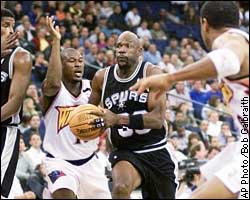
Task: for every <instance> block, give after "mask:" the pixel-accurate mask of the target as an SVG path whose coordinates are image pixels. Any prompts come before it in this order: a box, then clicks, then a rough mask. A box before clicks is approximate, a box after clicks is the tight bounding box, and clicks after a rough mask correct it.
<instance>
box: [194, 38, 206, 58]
mask: <svg viewBox="0 0 250 200" xmlns="http://www.w3.org/2000/svg"><path fill="white" fill-rule="evenodd" d="M191 55H192V56H193V58H194V60H195V61H197V60H200V59H201V58H203V57H204V56H206V51H205V50H204V49H202V47H201V45H200V43H199V42H198V41H195V42H194V45H193V48H192V50H191Z"/></svg>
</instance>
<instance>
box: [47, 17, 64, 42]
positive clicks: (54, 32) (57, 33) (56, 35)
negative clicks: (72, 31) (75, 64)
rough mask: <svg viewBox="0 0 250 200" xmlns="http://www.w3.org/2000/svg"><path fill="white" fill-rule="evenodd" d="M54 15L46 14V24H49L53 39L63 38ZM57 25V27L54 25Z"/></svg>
mask: <svg viewBox="0 0 250 200" xmlns="http://www.w3.org/2000/svg"><path fill="white" fill-rule="evenodd" d="M53 19H54V17H53V16H51V17H49V16H46V25H47V26H48V29H49V32H50V34H51V36H52V37H53V39H58V40H60V39H61V33H60V31H59V26H55V21H53ZM54 26H55V27H54Z"/></svg>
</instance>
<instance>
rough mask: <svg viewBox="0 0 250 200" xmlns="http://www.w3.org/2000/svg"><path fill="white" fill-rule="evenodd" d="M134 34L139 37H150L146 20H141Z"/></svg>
mask: <svg viewBox="0 0 250 200" xmlns="http://www.w3.org/2000/svg"><path fill="white" fill-rule="evenodd" d="M136 34H137V35H138V37H139V38H143V37H147V38H148V39H150V40H151V39H152V35H151V32H150V30H149V29H148V22H147V21H145V20H143V21H142V23H141V25H140V26H139V27H138V28H137V29H136Z"/></svg>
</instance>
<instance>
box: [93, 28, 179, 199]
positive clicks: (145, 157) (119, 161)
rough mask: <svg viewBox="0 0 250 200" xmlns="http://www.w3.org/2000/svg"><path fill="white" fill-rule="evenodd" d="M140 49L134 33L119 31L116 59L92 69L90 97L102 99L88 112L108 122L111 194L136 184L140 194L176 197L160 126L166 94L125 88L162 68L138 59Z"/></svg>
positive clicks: (171, 164) (122, 195)
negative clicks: (158, 95)
mask: <svg viewBox="0 0 250 200" xmlns="http://www.w3.org/2000/svg"><path fill="white" fill-rule="evenodd" d="M142 53H143V49H142V47H141V45H140V43H139V39H138V37H137V36H136V35H135V34H134V33H132V32H129V31H126V32H123V33H122V34H121V35H120V36H119V38H118V41H117V44H116V60H117V64H116V65H115V66H110V67H108V68H106V69H101V70H99V71H98V72H97V73H96V74H95V76H94V78H93V82H92V84H93V85H92V89H93V90H92V94H91V96H90V101H89V103H91V104H95V105H98V104H99V103H100V102H102V105H103V107H104V108H105V109H103V112H92V114H95V115H98V116H100V117H101V118H103V120H104V124H105V127H107V128H110V134H109V137H110V140H111V143H112V145H113V151H112V152H111V154H110V157H109V160H110V162H111V164H112V168H113V169H112V180H113V189H112V197H113V198H129V197H130V194H131V192H132V191H133V190H135V189H136V188H138V187H141V189H142V196H143V198H175V191H176V186H177V184H176V182H175V180H176V175H175V173H174V172H175V163H174V162H173V161H172V159H171V154H170V152H169V151H168V150H167V146H166V130H165V128H164V126H163V123H164V113H165V110H166V104H165V103H166V99H165V98H166V96H165V95H162V96H161V98H159V99H158V100H157V101H155V100H154V99H152V96H151V95H150V94H149V92H148V91H146V90H145V91H144V93H143V94H141V95H137V94H136V92H131V91H129V87H131V86H132V85H133V84H134V83H136V81H137V80H138V79H139V78H143V77H146V76H151V75H153V74H160V73H161V70H160V69H159V68H158V67H155V66H153V65H152V64H151V63H148V62H144V61H143V60H142V59H141V58H142Z"/></svg>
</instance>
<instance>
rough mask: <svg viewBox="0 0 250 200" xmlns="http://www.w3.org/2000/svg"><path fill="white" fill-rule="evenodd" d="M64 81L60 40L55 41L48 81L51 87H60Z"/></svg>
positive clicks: (47, 76)
mask: <svg viewBox="0 0 250 200" xmlns="http://www.w3.org/2000/svg"><path fill="white" fill-rule="evenodd" d="M61 79H62V62H61V55H60V40H59V39H54V40H53V44H52V50H51V55H50V59H49V65H48V71H47V74H46V81H47V83H49V85H50V86H51V87H53V86H60V84H61Z"/></svg>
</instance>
